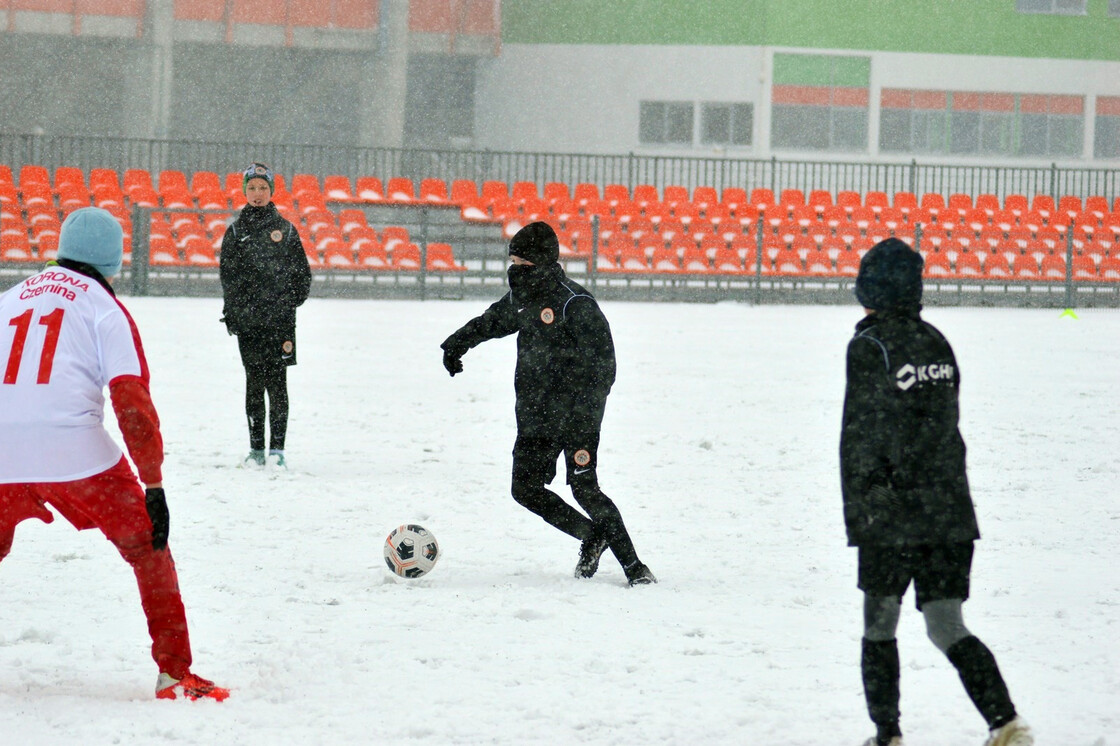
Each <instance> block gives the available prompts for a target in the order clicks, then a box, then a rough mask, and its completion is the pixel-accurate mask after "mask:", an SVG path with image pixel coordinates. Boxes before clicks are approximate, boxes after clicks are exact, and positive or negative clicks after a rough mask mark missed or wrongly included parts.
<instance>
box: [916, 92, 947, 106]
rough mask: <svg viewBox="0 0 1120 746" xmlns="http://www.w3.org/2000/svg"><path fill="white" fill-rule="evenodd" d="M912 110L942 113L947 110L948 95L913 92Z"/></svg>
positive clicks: (943, 93)
mask: <svg viewBox="0 0 1120 746" xmlns="http://www.w3.org/2000/svg"><path fill="white" fill-rule="evenodd" d="M914 108H915V109H939V110H941V111H944V110H945V109H948V108H949V94H948V93H946V92H945V91H914Z"/></svg>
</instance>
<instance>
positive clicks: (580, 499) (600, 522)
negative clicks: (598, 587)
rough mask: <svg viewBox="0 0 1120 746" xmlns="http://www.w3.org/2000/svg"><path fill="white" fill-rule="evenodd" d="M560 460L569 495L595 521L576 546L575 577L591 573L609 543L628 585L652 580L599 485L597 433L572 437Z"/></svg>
mask: <svg viewBox="0 0 1120 746" xmlns="http://www.w3.org/2000/svg"><path fill="white" fill-rule="evenodd" d="M564 463H565V466H566V468H567V477H568V485H569V486H570V487H571V488H572V496H573V497H574V498H575V500H576V502H577V503H579V506H580V507H581V508H583V509H584V510H585V511H587V514H588V515H589V516H591V519H592V520H593V521H594V522H595V529H594V532H593V533H592V535H591V536H590V537H588V538H587V539H586V540H585V541H584V543H583V546H581V547H580V558H579V562H578V563H577V565H576V575H577V577H585V578H589V577H591V576H592V575H594V574H595V571H596V570H597V569H598V566H599V556H600V555H601V554H602V552H603V550H604V549H605V548H606V547H608V546H609V547H610V549H611V552H613V553H614V556H615V559H617V560H618V562H619V564H620V565H622V567H623V569H624V570H625V571H626V577H627V579H628V580H630V582H631V584H633V585H637V584H644V583H656V582H657V579H656V578H655V577H654V575H653V573H652V572H650V569H649V568H648V567H646V566H645V565H644V564H643V563H642V562H641V560H639V559H638V552H637V550H636V549H635V548H634V541H633V540H632V539H631V538H630V532H629V531H627V530H626V524H625V523H624V522H623V520H622V513H621V512H620V511H619V510H618V506H617V505H615V504H614V501H613V500H611V499H610V498H609V497H607V495H606V494H604V492H603V490H602V488H600V486H599V476H598V466H599V433H597V432H596V433H588V434H586V435H582V436H575V437H573V438H571V439H570V440H569V441H568V442H567V443H565V447H564Z"/></svg>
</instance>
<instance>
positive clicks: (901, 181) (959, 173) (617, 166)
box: [0, 133, 1120, 204]
mask: <svg viewBox="0 0 1120 746" xmlns="http://www.w3.org/2000/svg"><path fill="white" fill-rule="evenodd" d="M251 161H263V162H266V163H268V164H269V165H270V166H272V167H273V169H274V170H275V171H276V172H277V173H281V174H285V175H287V176H289V177H290V176H291V175H292V174H295V173H308V174H316V175H319V176H325V175H328V174H339V175H344V176H347V177H349V178H350V179H352V180H353V179H356V178H357V177H359V176H378V177H382V178H387V177H392V176H402V177H407V178H411V179H414V180H417V181H418V180H420V179H423V178H429V177H432V178H439V179H443V180H445V181H447V182H451V181H453V180H456V179H466V180H471V181H474V182H476V184H478V185H481V184H482V182H484V181H489V180H495V181H504V182H506V183H507V184H512V183H513V182H516V181H529V182H534V183H536V184H537V186H538V187H543V186H544V185H545V184H546V183H548V182H561V183H565V184H568V185H575V184H578V183H582V182H587V183H592V184H597V185H600V186H602V185H605V184H623V185H625V186H627V187H630V188H633V187H634V186H635V185H637V184H651V185H653V186H656V187H658V188H659V189H663V188H664V187H665V186H668V185H681V186H685V187H688V188H690V189H692V188H695V187H697V186H710V187H714V188H716V189H717V190H722V189H724V188H726V187H741V188H744V189H748V190H750V189H754V188H758V187H765V188H769V189H772V190H774V193H775V195H777V194H779V193H780V191H781V190H783V189H800V190H802V191H803V192H804V193H806V194H808V193H809V192H810V191H812V190H814V189H823V190H827V191H830V192H832V193H833V194H835V193H837V192H840V191H845V190H850V191H856V192H860V193H867V192H869V191H882V192H886V193H887V194H888V195H893V194H894V193H895V192H899V191H905V192H912V193H914V194H916V195H921V194H924V193H928V192H934V193H939V194H942V195H944V196H948V195H949V194H953V193H963V194H968V195H970V196H973V197H975V196H976V195H979V194H994V195H996V196H998V197H999V198H1000V199H1001V200H1002V199H1003V198H1004V197H1006V196H1007V195H1008V194H1023V195H1027V196H1028V197H1031V196H1033V195H1036V194H1044V195H1050V196H1051V197H1054V198H1055V199H1057V198H1058V197H1060V196H1063V195H1073V196H1078V197H1081V198H1082V199H1084V198H1085V197H1089V196H1102V197H1105V198H1106V199H1108V200H1109V202H1110V204H1111V202H1112V201H1113V200H1115V199H1116V198H1117V197H1120V168H1090V167H1059V166H1057V165H1051V166H1006V165H977V164H971V165H970V164H948V165H946V164H939V163H919V162H918V161H917V160H910V161H901V162H896V163H879V162H870V161H867V162H840V161H804V160H792V159H791V160H785V159H778V158H769V159H763V158H720V157H697V156H668V155H640V154H635V153H624V154H590V153H540V152H538V153H532V152H513V151H491V150H455V149H448V150H420V149H408V148H364V147H353V146H340V145H300V144H277V143H249V142H201V141H190V140H149V139H133V138H113V137H69V136H56V135H33V134H3V133H0V164H5V165H8V166H10V167H11V168H12V169H13V170H17V169H18V168H19V167H20V166H22V165H25V164H34V165H41V166H46V167H47V168H49V169H52V170H53V169H55V168H58V167H59V166H77V167H79V168H82V169H85V170H89V169H91V168H112V169H115V170H117V171H124V170H126V169H129V168H138V169H145V170H147V171H149V172H151V173H152V174H157V173H158V172H159V171H163V170H179V171H183V172H185V173H188V174H190V173H192V172H195V171H213V172H216V173H219V174H224V173H230V172H233V171H238V170H240V169H241V168H242V167H243V166H244V165H245V164H247V163H249V162H251Z"/></svg>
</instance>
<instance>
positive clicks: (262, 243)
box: [220, 163, 311, 466]
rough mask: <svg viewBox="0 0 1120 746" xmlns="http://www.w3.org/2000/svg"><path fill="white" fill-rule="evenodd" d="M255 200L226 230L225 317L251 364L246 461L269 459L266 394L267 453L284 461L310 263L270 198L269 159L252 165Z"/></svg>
mask: <svg viewBox="0 0 1120 746" xmlns="http://www.w3.org/2000/svg"><path fill="white" fill-rule="evenodd" d="M244 176H245V178H244V183H243V186H242V188H243V189H244V190H245V194H246V197H247V198H248V200H249V202H248V204H247V205H246V206H245V207H244V208H242V210H241V214H240V215H238V217H237V220H236V221H234V223H233V224H232V225H230V227H229V228H228V229H226V233H225V235H224V236H223V237H222V253H221V258H220V265H221V268H220V275H221V280H222V294H223V297H224V300H225V304H224V307H223V321H225V323H226V328H227V329H228V330H229V333H230V334H236V335H237V346H238V349H239V351H240V352H241V362H242V364H243V365H244V366H245V415H246V417H247V418H248V421H249V448H250V452H249V456H248V458H246V459H245V462H246V463H255V464H258V465H263V464H264V463H265V452H264V448H265V431H264V423H265V394H266V393H267V395H268V424H269V434H270V436H271V441H270V443H269V455H268V458H269V459H270V460H272V461H273V462H275V463H276V465H278V466H285V463H284V445H285V443H284V441H285V437H286V435H287V430H288V366H289V365H295V364H296V307H297V306H300V305H301V304H303V302H304V301H305V300H307V294H308V292H309V291H310V289H311V268H310V266H309V265H308V262H307V255H306V254H305V253H304V250H303V242H302V241H301V240H300V237H299V233H297V232H296V228H295V226H294V225H292V224H291V223H290V222H289V221H287V220H285V219H284V218H283V217H282V216H281V215H280V213H279V212H277V210H276V205H274V204H273V203H272V201H271V196H272V191H273V189H274V187H275V181H274V178H273V175H272V171H271V170H270V169H269V168H268V167H267V166H265V165H263V164H260V163H254V164H252V165H251V166H249V168H247V169H246V170H245V174H244Z"/></svg>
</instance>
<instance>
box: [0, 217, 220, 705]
mask: <svg viewBox="0 0 1120 746" xmlns="http://www.w3.org/2000/svg"><path fill="white" fill-rule="evenodd" d="M122 248H123V235H122V231H121V226H120V224H119V223H117V221H116V219H115V218H114V217H113V216H112V215H111V214H110V213H108V212H107V211H105V210H102V209H100V208H96V207H85V208H82V209H80V210H75V211H74V212H73V213H71V214H70V215H69V216H68V217H67V218H66V220H65V222H63V224H62V230H61V232H60V234H59V248H58V257H59V258H58V261H57V262H51V263H50V265H49V266H48V267H47V268H46V269H45V270H43V271H42V272H40V273H38V274H36V275H33V276H31V277H29V278H27V279H26V280H24V281H23V282H21V283H19V284H18V285H16V286H15V287H13V288H11V289H10V290H8V291H7V292H5V293H3V294H2V295H0V370H2V371H3V379H2V380H0V560H3V558H4V557H6V556H7V555H8V552H9V551H10V550H11V547H12V540H13V538H14V536H15V528H16V526H17V525H18V524H19V523H20V522H21V521H24V520H26V519H28V518H39V519H40V520H42V521H44V522H46V523H50V522H52V521H53V520H54V515H53V514H52V512H51V511H50V510H49V509H48V507H47V506H50V507H51V508H54V509H55V510H56V511H58V512H59V513H61V514H62V515H63V517H65V518H66V519H67V520H68V521H69V522H70V523H71V524H73V525H74V527H75V528H77V529H78V530H84V529H90V528H97V529H100V530H101V532H102V533H104V534H105V536H106V538H108V539H109V541H111V542H112V543H113V544H114V546H116V547H117V550H118V551H120V553H121V556H123V557H124V559H125V561H127V562H128V563H129V564H130V565H131V566H132V569H133V571H134V572H135V574H136V582H137V585H138V586H139V589H140V603H141V605H142V606H143V609H144V614H145V615H146V616H147V619H148V631H149V633H150V634H151V637H152V658H153V659H154V660H155V662H156V664H157V665H158V666H159V676H158V678H157V683H156V696H157V697H158V698H160V699H176V698H178V697H186V698H189V699H199V698H201V697H208V698H212V699H217V700H222V699H225V698H226V697H227V696H229V690H227V689H222V688H220V687H216V686H214V684H213V682H211V681H207V680H206V679H203V678H201V677H199V676H196V675H194V674H192V673H191V671H190V665H191V649H190V639H189V636H188V634H187V619H186V613H185V611H184V609H183V602H182V598H181V597H180V595H179V581H178V576H177V574H176V571H175V562H174V560H173V559H172V557H171V550H170V549H168V547H167V535H168V527H169V518H168V511H167V501H166V497H165V495H164V491H163V481H162V480H163V476H162V466H163V438H162V436H161V434H160V429H159V417H158V416H157V414H156V410H155V407H154V406H153V404H152V399H151V396H150V394H149V391H148V364H147V361H146V360H145V358H144V349H143V346H142V345H141V342H140V334H139V332H138V331H137V329H136V325H135V323H133V321H132V318H131V317H130V316H129V314H128V311H126V310H125V308H124V306H123V305H121V303H120V301H118V300H117V298H116V295H115V294H114V293H113V289H112V287H111V285H110V282H109V280H111V278H113V277H114V276H116V275H117V274H119V273H120V270H121V258H122ZM105 387H108V388H109V395H110V398H111V400H112V404H113V410H114V412H115V413H116V416H117V421H118V424H119V425H120V428H121V434H122V435H123V437H124V442H125V446H126V447H127V448H128V452H129V455H130V456H131V457H132V461H133V462H134V463H135V464H136V469H137V471H138V472H139V477H140V481H137V477H136V475H134V474H133V472H132V469H131V468H130V467H129V463H128V459H127V458H125V456H124V454H122V453H121V451H120V449H119V448H118V447H117V446H116V444H115V443H114V442H113V440H112V439H111V438H110V437H109V433H108V432H107V431H106V430H105V426H104V422H103V420H104V407H105V399H104V396H103V393H102V392H103V390H104V389H105ZM141 481H142V482H143V483H144V485H146V489H145V487H142V486H141V484H140V482H141Z"/></svg>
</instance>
